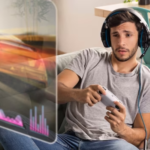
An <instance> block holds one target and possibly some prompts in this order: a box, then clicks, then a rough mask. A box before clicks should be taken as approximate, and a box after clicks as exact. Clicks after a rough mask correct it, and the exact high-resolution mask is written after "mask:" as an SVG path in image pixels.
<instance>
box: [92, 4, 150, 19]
mask: <svg viewBox="0 0 150 150" xmlns="http://www.w3.org/2000/svg"><path fill="white" fill-rule="evenodd" d="M128 7H142V8H146V9H150V5H139V4H138V2H128V3H119V4H113V5H107V6H101V7H95V16H98V17H104V18H106V17H107V16H108V14H109V13H111V12H112V11H113V10H115V9H118V8H128ZM148 17H149V18H150V14H148Z"/></svg>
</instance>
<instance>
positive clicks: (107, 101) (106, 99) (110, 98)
mask: <svg viewBox="0 0 150 150" xmlns="http://www.w3.org/2000/svg"><path fill="white" fill-rule="evenodd" d="M102 88H103V89H104V90H105V92H106V95H104V94H102V93H101V92H100V91H99V92H98V93H99V94H100V95H101V98H102V99H101V102H102V103H103V104H104V105H105V106H111V107H114V108H116V109H119V107H118V106H116V105H115V104H114V101H117V102H120V100H119V99H118V98H117V97H116V96H115V95H114V94H113V93H111V92H110V91H109V90H108V89H107V88H106V87H102Z"/></svg>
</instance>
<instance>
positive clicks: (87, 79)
mask: <svg viewBox="0 0 150 150" xmlns="http://www.w3.org/2000/svg"><path fill="white" fill-rule="evenodd" d="M110 60H111V53H108V52H105V53H100V52H98V51H95V50H91V49H87V50H84V51H82V52H81V53H79V54H78V55H77V56H76V57H75V58H74V59H73V60H72V61H71V63H70V64H69V65H68V66H67V67H66V69H70V70H72V71H74V72H75V73H76V74H77V75H78V76H79V77H80V78H81V83H80V89H83V88H86V87H88V86H90V85H92V84H99V85H102V86H104V87H106V88H107V89H109V90H110V91H111V92H112V93H113V94H114V95H116V96H117V97H118V99H119V100H121V101H122V103H123V104H124V106H125V108H126V119H125V123H126V124H127V125H128V126H130V127H132V125H133V122H134V120H135V117H136V115H137V113H138V104H137V101H138V91H139V68H140V63H139V64H138V65H137V66H136V67H135V69H134V70H133V71H132V72H130V73H127V74H123V73H118V72H115V71H114V69H113V67H112V64H111V61H110ZM140 110H141V113H150V69H149V68H148V67H146V66H144V65H142V68H141V98H140ZM107 111H108V110H106V106H105V105H104V104H103V103H102V102H98V103H96V104H95V105H94V106H92V107H90V106H88V104H83V103H79V102H70V103H68V106H67V110H66V122H67V125H66V127H65V129H66V131H67V130H73V131H74V132H75V133H76V135H77V136H78V137H80V138H82V139H87V140H110V139H117V138H118V136H117V134H116V133H115V132H113V131H112V130H111V128H110V124H109V123H108V122H107V121H106V120H105V119H104V117H105V116H106V112H107Z"/></svg>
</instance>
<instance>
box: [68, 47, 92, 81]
mask: <svg viewBox="0 0 150 150" xmlns="http://www.w3.org/2000/svg"><path fill="white" fill-rule="evenodd" d="M90 51H91V50H90V49H85V50H83V51H81V53H79V54H77V56H76V57H75V58H73V59H72V61H71V62H70V63H69V64H68V65H67V66H66V67H65V69H69V70H72V71H74V72H75V73H76V74H77V75H78V76H79V77H80V78H81V79H82V77H83V74H84V72H85V69H86V66H87V63H88V61H89V52H90Z"/></svg>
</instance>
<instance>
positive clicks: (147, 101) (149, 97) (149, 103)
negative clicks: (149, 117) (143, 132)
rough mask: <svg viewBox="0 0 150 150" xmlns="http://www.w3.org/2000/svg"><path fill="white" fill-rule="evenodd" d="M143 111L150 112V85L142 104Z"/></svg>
mask: <svg viewBox="0 0 150 150" xmlns="http://www.w3.org/2000/svg"><path fill="white" fill-rule="evenodd" d="M140 110H141V113H150V87H149V88H147V90H146V92H145V93H144V95H143V98H142V101H141V104H140Z"/></svg>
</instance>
